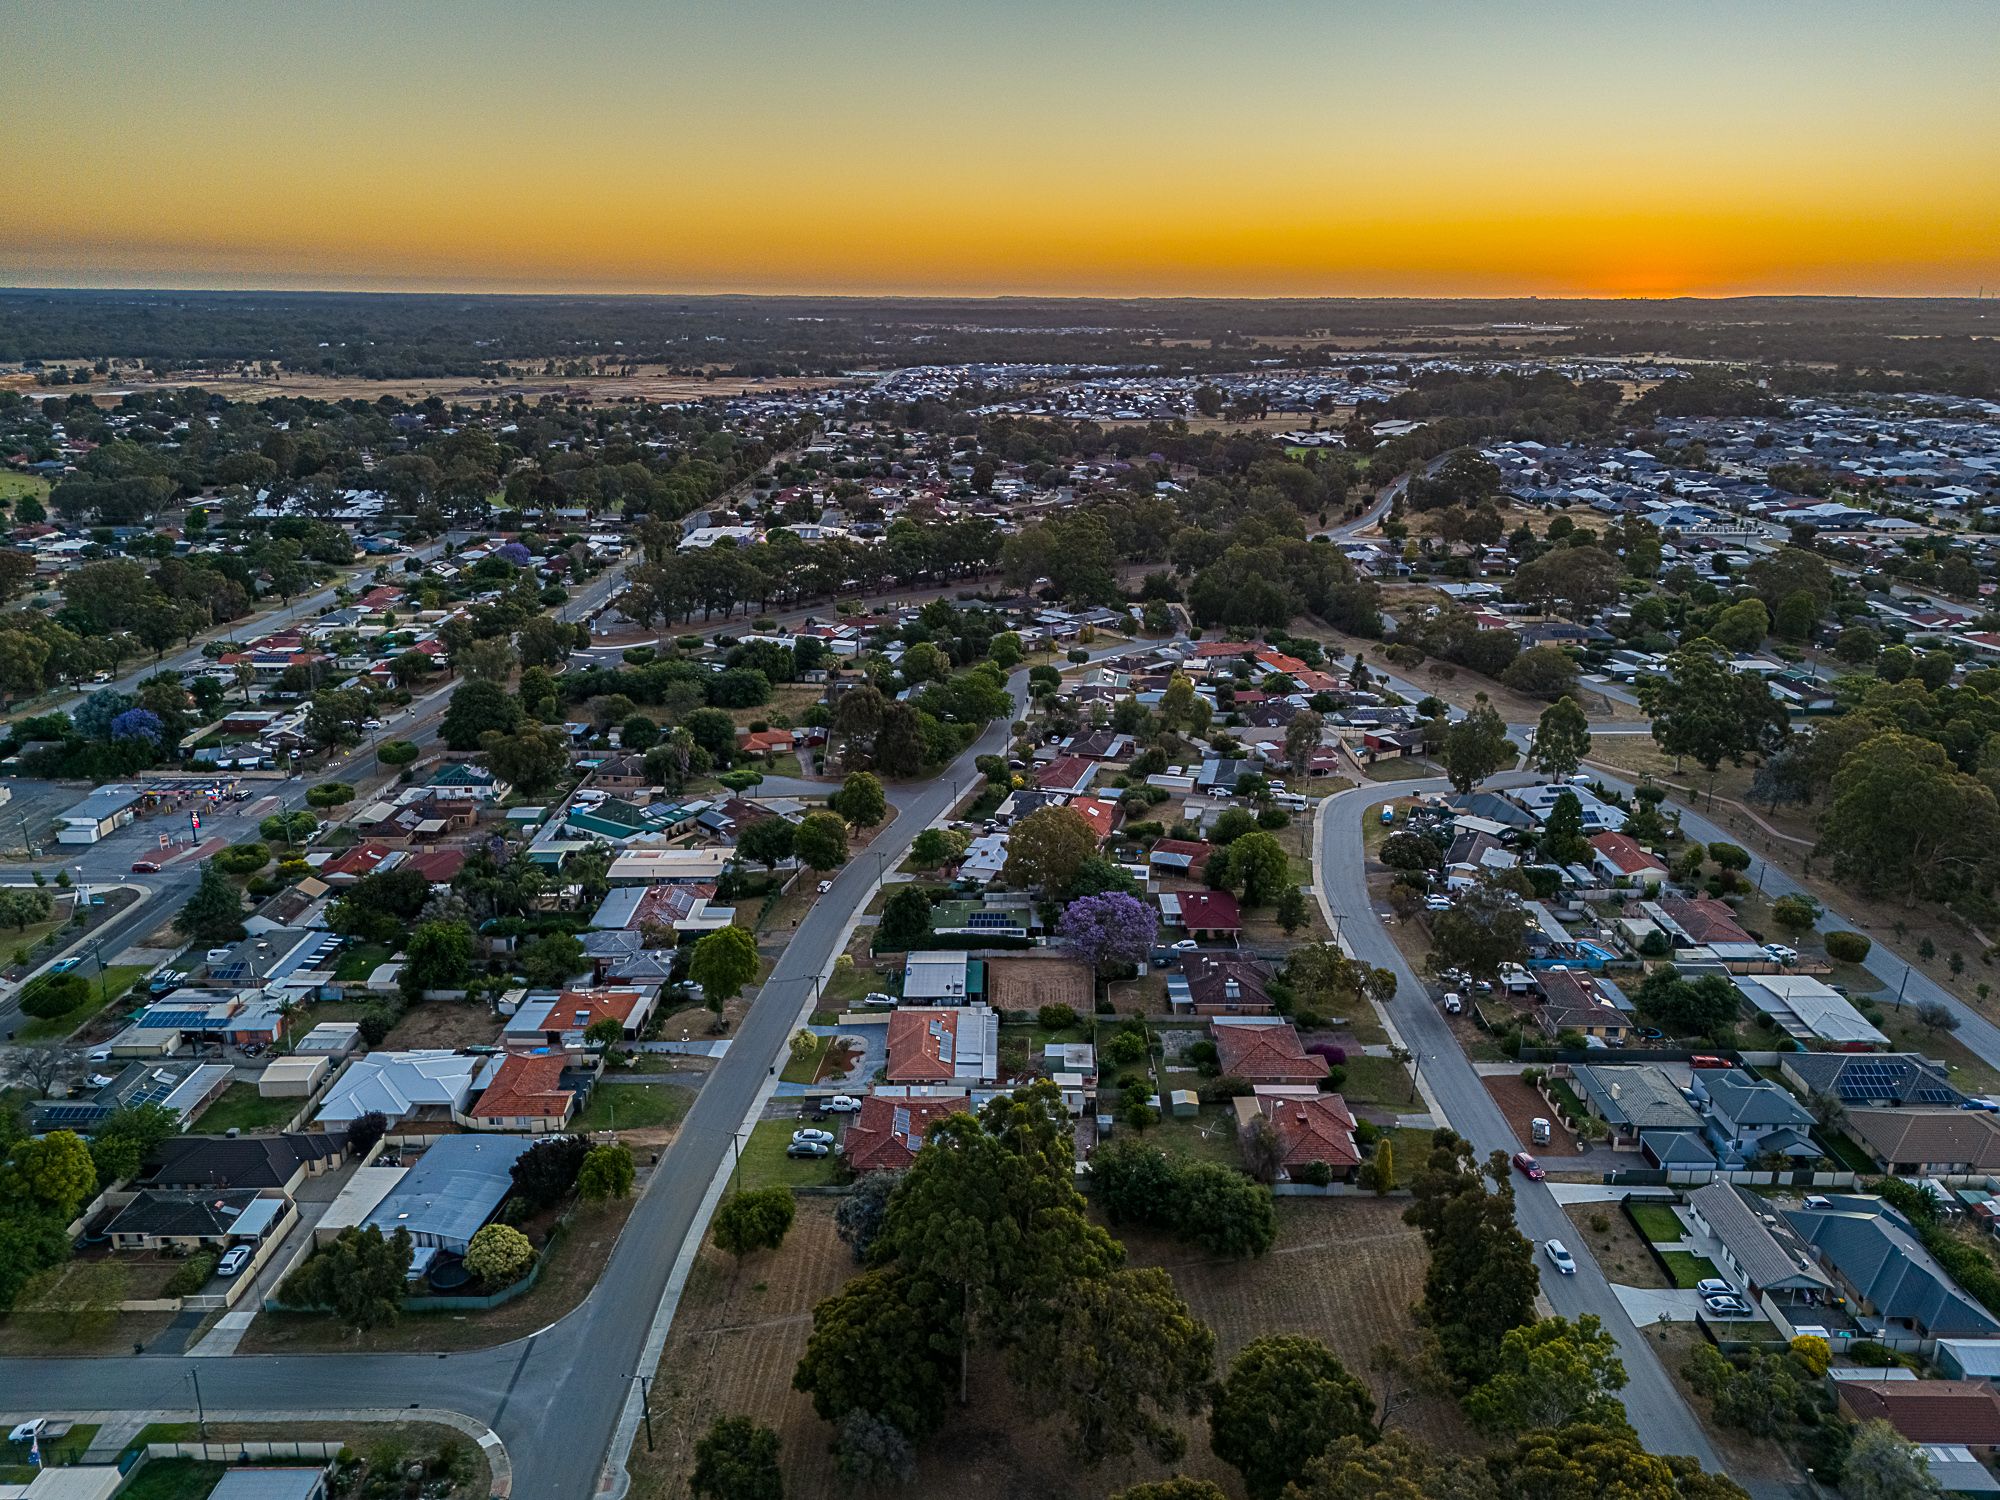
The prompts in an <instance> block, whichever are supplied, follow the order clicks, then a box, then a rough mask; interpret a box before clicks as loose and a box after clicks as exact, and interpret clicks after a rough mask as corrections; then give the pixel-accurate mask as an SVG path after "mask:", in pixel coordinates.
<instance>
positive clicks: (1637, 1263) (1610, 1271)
mask: <svg viewBox="0 0 2000 1500" xmlns="http://www.w3.org/2000/svg"><path fill="white" fill-rule="evenodd" d="M1563 1211H1564V1212H1565V1213H1567V1214H1568V1215H1569V1217H1570V1222H1571V1223H1573V1224H1574V1225H1576V1232H1577V1234H1578V1235H1579V1236H1580V1237H1581V1238H1582V1240H1583V1242H1584V1244H1585V1245H1587V1246H1589V1247H1590V1253H1591V1254H1592V1255H1593V1256H1595V1257H1596V1258H1597V1264H1598V1265H1599V1266H1601V1267H1602V1268H1603V1270H1604V1274H1605V1277H1606V1278H1607V1279H1608V1280H1611V1281H1618V1282H1623V1283H1624V1284H1625V1285H1626V1286H1652V1287H1667V1286H1672V1285H1673V1282H1671V1281H1670V1280H1668V1279H1667V1274H1666V1272H1665V1271H1663V1270H1661V1269H1660V1263H1659V1262H1658V1261H1657V1260H1655V1259H1654V1258H1653V1252H1652V1250H1651V1248H1650V1247H1649V1246H1648V1245H1647V1244H1646V1239H1645V1236H1644V1235H1642V1234H1640V1233H1639V1231H1638V1230H1637V1229H1636V1228H1634V1227H1633V1224H1632V1221H1631V1220H1630V1219H1628V1218H1626V1217H1625V1211H1624V1210H1623V1209H1621V1208H1620V1207H1619V1206H1618V1205H1617V1204H1616V1203H1571V1204H1569V1205H1567V1206H1566V1207H1565V1208H1564V1210H1563ZM1600 1225H1602V1226H1603V1227H1602V1228H1599V1227H1598V1226H1600Z"/></svg>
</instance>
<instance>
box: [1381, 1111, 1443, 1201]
mask: <svg viewBox="0 0 2000 1500" xmlns="http://www.w3.org/2000/svg"><path fill="white" fill-rule="evenodd" d="M1432 1134H1433V1132H1431V1131H1428V1130H1424V1129H1422V1128H1421V1127H1419V1126H1415V1125H1398V1126H1397V1127H1396V1128H1395V1129H1394V1130H1390V1131H1385V1132H1384V1133H1383V1137H1382V1138H1383V1140H1385V1141H1392V1142H1394V1143H1395V1148H1396V1186H1397V1187H1408V1186H1409V1185H1410V1183H1411V1182H1412V1181H1413V1180H1414V1179H1415V1177H1416V1175H1417V1169H1418V1168H1419V1167H1421V1166H1422V1165H1423V1164H1424V1162H1425V1161H1427V1160H1428V1159H1429V1158H1430V1154H1431V1136H1432ZM1376 1149H1377V1150H1378V1151H1379V1150H1380V1149H1381V1147H1380V1146H1379V1145H1378V1146H1377V1147H1376Z"/></svg>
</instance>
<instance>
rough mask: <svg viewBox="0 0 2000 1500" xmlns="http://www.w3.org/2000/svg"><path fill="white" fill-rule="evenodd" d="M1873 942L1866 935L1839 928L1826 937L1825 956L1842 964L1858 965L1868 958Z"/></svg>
mask: <svg viewBox="0 0 2000 1500" xmlns="http://www.w3.org/2000/svg"><path fill="white" fill-rule="evenodd" d="M1874 946H1875V940H1874V939H1873V938H1871V937H1869V936H1868V935H1867V934H1866V933H1861V932H1849V931H1848V930H1847V929H1846V928H1841V929H1839V930H1838V931H1835V932H1829V933H1828V934H1827V935H1826V956H1827V957H1828V958H1831V959H1833V960H1835V961H1836V962H1839V963H1843V964H1858V963H1860V962H1861V961H1862V960H1863V959H1864V958H1866V957H1867V956H1868V951H1869V949H1871V948H1873V947H1874Z"/></svg>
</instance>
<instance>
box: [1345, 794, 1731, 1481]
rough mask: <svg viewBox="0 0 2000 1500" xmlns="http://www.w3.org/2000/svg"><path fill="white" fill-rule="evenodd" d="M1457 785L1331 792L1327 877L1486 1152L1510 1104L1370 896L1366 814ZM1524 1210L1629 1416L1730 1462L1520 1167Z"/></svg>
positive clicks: (1654, 1447)
mask: <svg viewBox="0 0 2000 1500" xmlns="http://www.w3.org/2000/svg"><path fill="white" fill-rule="evenodd" d="M1535 779H1538V778H1532V777H1528V776H1521V775H1516V776H1514V777H1512V778H1511V779H1510V778H1509V777H1505V776H1500V777H1494V778H1493V779H1492V780H1491V781H1490V782H1489V783H1487V784H1488V785H1509V784H1519V783H1521V782H1527V781H1531V780H1535ZM1450 786H1451V784H1450V783H1449V782H1448V781H1444V780H1442V779H1440V780H1435V781H1399V782H1396V783H1394V784H1393V785H1382V786H1376V785H1368V786H1360V787H1355V788H1353V789H1352V790H1349V791H1345V792H1341V793H1339V794H1338V795H1336V796H1333V797H1329V798H1327V799H1326V801H1325V802H1324V803H1322V804H1321V807H1320V814H1319V816H1320V820H1321V828H1320V840H1321V842H1320V851H1321V858H1320V864H1319V870H1318V878H1319V880H1320V882H1321V887H1322V890H1323V891H1324V893H1325V895H1326V899H1327V903H1328V905H1329V906H1331V907H1332V909H1333V910H1334V912H1335V913H1337V914H1338V916H1339V917H1340V935H1341V937H1342V939H1343V940H1344V941H1345V942H1346V944H1347V945H1348V947H1349V948H1350V950H1351V951H1352V952H1353V953H1354V955H1355V956H1356V957H1358V958H1361V959H1365V960H1366V961H1367V962H1368V963H1370V964H1373V965H1375V966H1376V967H1378V968H1385V969H1390V970H1393V971H1394V973H1395V974H1396V977H1397V980H1398V981H1399V982H1398V985H1397V989H1396V998H1395V999H1394V1000H1393V1001H1392V1002H1390V1005H1389V1013H1390V1017H1391V1019H1392V1020H1393V1021H1394V1022H1395V1025H1396V1029H1397V1030H1398V1031H1399V1032H1400V1033H1401V1034H1402V1038H1403V1044H1404V1045H1405V1046H1406V1047H1408V1048H1409V1049H1410V1051H1411V1052H1412V1054H1414V1055H1415V1057H1416V1058H1417V1060H1418V1066H1419V1071H1420V1076H1421V1077H1422V1079H1423V1082H1424V1084H1425V1085H1426V1086H1427V1087H1428V1088H1429V1090H1430V1092H1431V1094H1432V1096H1433V1097H1434V1098H1435V1099H1436V1100H1437V1103H1438V1105H1439V1107H1441V1108H1442V1109H1443V1111H1444V1114H1445V1118H1446V1119H1447V1120H1449V1121H1450V1123H1451V1126H1452V1128H1453V1129H1454V1130H1456V1131H1457V1132H1458V1133H1459V1134H1460V1135H1462V1136H1464V1137H1465V1139H1466V1140H1468V1141H1470V1142H1471V1143H1472V1145H1473V1147H1474V1149H1475V1150H1477V1151H1478V1152H1479V1154H1480V1155H1481V1156H1484V1155H1485V1154H1486V1153H1488V1152H1490V1151H1504V1152H1506V1153H1507V1154H1508V1155H1509V1156H1512V1155H1513V1154H1514V1153H1515V1152H1516V1151H1519V1150H1521V1149H1522V1148H1523V1143H1522V1142H1521V1141H1519V1140H1517V1139H1516V1138H1515V1136H1514V1132H1513V1130H1512V1128H1511V1127H1510V1126H1509V1125H1508V1124H1507V1120H1506V1117H1505V1116H1503V1115H1502V1114H1501V1113H1500V1107H1499V1106H1498V1105H1497V1104H1495V1103H1494V1102H1493V1096H1492V1095H1491V1094H1489V1093H1487V1091H1486V1086H1485V1084H1484V1083H1482V1082H1481V1081H1480V1077H1479V1075H1478V1073H1476V1072H1475V1071H1474V1070H1473V1066H1472V1063H1471V1061H1470V1060H1469V1059H1468V1058H1467V1057H1466V1055H1465V1052H1464V1050H1463V1049H1462V1048H1461V1047H1460V1046H1459V1044H1458V1039H1457V1038H1456V1037H1455V1036H1454V1035H1453V1034H1452V1031H1451V1028H1450V1026H1449V1025H1448V1024H1447V1023H1446V1021H1445V1018H1444V1014H1443V1012H1442V1011H1441V1010H1440V1009H1439V1008H1438V1006H1437V1004H1436V1003H1435V1002H1434V1001H1433V1000H1432V999H1431V998H1430V994H1429V992H1428V991H1427V990H1426V989H1425V988H1424V986H1423V984H1422V983H1421V982H1420V981H1419V979H1418V977H1417V975H1416V973H1415V972H1414V971H1413V970H1412V969H1411V968H1410V965H1409V963H1408V962H1407V961H1406V960H1405V959H1404V957H1403V954H1402V950H1401V949H1399V948H1398V947H1397V946H1396V944H1395V941H1394V940H1393V939H1392V938H1391V937H1390V936H1389V933H1388V931H1387V930H1386V929H1385V928H1384V927H1383V925H1382V921H1381V918H1380V917H1379V915H1378V914H1377V913H1376V909H1375V907H1374V905H1373V903H1372V902H1371V901H1370V900H1369V897H1368V877H1367V866H1366V854H1365V851H1364V845H1363V842H1362V816H1361V815H1362V812H1363V810H1364V809H1365V808H1366V807H1367V806H1369V805H1370V804H1372V803H1375V802H1379V801H1381V800H1383V799H1384V798H1386V797H1404V796H1419V795H1423V794H1426V793H1430V792H1442V791H1449V790H1450ZM1513 1183H1514V1212H1515V1218H1516V1220H1517V1221H1518V1223H1519V1224H1520V1227H1521V1232H1522V1233H1523V1234H1525V1235H1526V1236H1527V1237H1528V1238H1529V1239H1531V1240H1533V1241H1534V1242H1535V1245H1536V1263H1537V1265H1538V1266H1539V1267H1540V1269H1541V1272H1542V1291H1543V1293H1544V1295H1545V1296H1546V1297H1547V1299H1548V1302H1549V1305H1550V1307H1551V1308H1552V1309H1553V1310H1554V1311H1555V1312H1557V1313H1559V1314H1561V1315H1562V1316H1563V1317H1566V1318H1576V1317H1580V1316H1582V1315H1583V1314H1584V1313H1594V1314H1595V1315H1596V1316H1597V1317H1598V1318H1599V1319H1601V1320H1602V1322H1603V1324H1604V1327H1605V1328H1606V1329H1607V1330H1608V1331H1609V1332H1610V1333H1612V1334H1613V1335H1614V1336H1615V1337H1616V1338H1617V1340H1618V1347H1619V1351H1620V1353H1621V1354H1622V1355H1623V1356H1624V1362H1625V1374H1626V1377H1627V1382H1628V1383H1627V1385H1626V1387H1625V1389H1624V1391H1623V1392H1622V1393H1621V1394H1622V1396H1623V1398H1624V1401H1625V1408H1626V1412H1627V1414H1628V1415H1629V1416H1630V1418H1631V1421H1632V1425H1633V1427H1634V1428H1635V1429H1636V1430H1637V1431H1638V1434H1639V1437H1640V1439H1641V1440H1642V1441H1643V1442H1644V1443H1645V1445H1646V1447H1647V1448H1648V1449H1649V1450H1651V1451H1652V1452H1654V1453H1686V1454H1692V1455H1693V1456H1694V1457H1696V1458H1698V1459H1700V1460H1701V1463H1702V1466H1703V1467H1704V1468H1706V1469H1711V1470H1716V1471H1720V1470H1721V1467H1722V1466H1721V1463H1720V1460H1718V1458H1717V1457H1716V1454H1715V1450H1714V1448H1713V1447H1712V1446H1710V1444H1709V1441H1708V1437H1707V1435H1706V1434H1705V1433H1704V1432H1703V1431H1702V1428H1701V1424H1700V1422H1699V1421H1698V1420H1696V1418H1695V1415H1694V1413H1693V1411H1692V1410H1690V1408H1689V1407H1688V1405H1687V1403H1686V1402H1685V1401H1684V1400H1682V1399H1681V1395H1680V1392H1679V1391H1678V1390H1677V1389H1676V1388H1675V1386H1674V1384H1673V1381H1672V1380H1671V1379H1670V1378H1669V1377H1668V1375H1667V1372H1666V1371H1665V1370H1664V1369H1662V1368H1661V1366H1660V1362H1659V1360H1658V1359H1657V1358H1655V1357H1654V1354H1653V1352H1652V1349H1651V1347H1650V1346H1649V1345H1648V1344H1647V1343H1646V1341H1645V1339H1644V1337H1643V1336H1642V1335H1641V1334H1640V1332H1639V1330H1638V1329H1636V1328H1634V1327H1633V1325H1632V1320H1631V1319H1630V1318H1628V1317H1627V1316H1626V1314H1625V1309H1624V1307H1623V1306H1622V1305H1621V1304H1620V1303H1619V1301H1618V1298H1617V1297H1616V1296H1615V1295H1614V1294H1613V1293H1612V1291H1611V1286H1610V1283H1609V1282H1608V1281H1607V1280H1606V1279H1605V1276H1604V1273H1603V1272H1602V1271H1601V1270H1600V1269H1599V1268H1598V1266H1597V1263H1596V1262H1595V1261H1594V1260H1593V1259H1592V1258H1591V1255H1590V1252H1589V1250H1588V1248H1587V1247H1586V1246H1585V1245H1584V1244H1583V1242H1582V1236H1581V1235H1579V1234H1577V1233H1576V1231H1575V1226H1573V1225H1572V1224H1571V1223H1570V1221H1569V1217H1568V1215H1566V1214H1565V1213H1564V1212H1563V1210H1562V1208H1561V1206H1560V1205H1558V1204H1557V1203H1556V1201H1555V1199H1554V1197H1553V1196H1552V1195H1551V1194H1550V1193H1549V1190H1548V1188H1547V1187H1546V1186H1544V1185H1543V1184H1541V1183H1533V1182H1529V1181H1527V1180H1526V1179H1525V1178H1522V1177H1520V1176H1519V1175H1518V1174H1516V1175H1515V1176H1514V1177H1513ZM1549 1239H1559V1240H1561V1241H1562V1242H1563V1243H1564V1244H1565V1245H1566V1246H1568V1247H1569V1251H1570V1253H1571V1254H1572V1255H1574V1256H1575V1257H1576V1274H1575V1275H1574V1276H1560V1275H1557V1274H1556V1272H1555V1270H1554V1268H1553V1267H1552V1266H1550V1265H1549V1263H1548V1260H1547V1258H1546V1257H1545V1256H1543V1255H1542V1254H1541V1250H1540V1246H1541V1244H1542V1242H1543V1241H1544V1240H1549Z"/></svg>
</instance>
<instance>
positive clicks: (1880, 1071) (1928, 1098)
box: [1838, 1058, 1958, 1104]
mask: <svg viewBox="0 0 2000 1500" xmlns="http://www.w3.org/2000/svg"><path fill="white" fill-rule="evenodd" d="M1909 1073H1910V1066H1909V1064H1908V1063H1903V1062H1893V1063H1891V1062H1876V1061H1874V1060H1872V1059H1868V1058H1860V1059H1857V1060H1855V1061H1854V1062H1851V1063H1849V1064H1848V1065H1847V1066H1846V1067H1845V1068H1843V1069H1841V1072H1840V1082H1839V1084H1838V1091H1839V1094H1840V1097H1841V1098H1843V1099H1888V1098H1894V1097H1896V1096H1898V1095H1899V1094H1900V1093H1901V1092H1902V1086H1903V1083H1904V1080H1905V1079H1907V1078H1908V1076H1909ZM1913 1097H1914V1098H1915V1100H1916V1102H1917V1103H1919V1104H1950V1103H1953V1102H1954V1101H1956V1100H1957V1098H1958V1094H1957V1091H1956V1090H1953V1089H1950V1088H1945V1087H1942V1086H1939V1085H1936V1084H1923V1083H1920V1084H1919V1085H1918V1086H1917V1088H1916V1089H1915V1090H1914V1092H1913Z"/></svg>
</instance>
